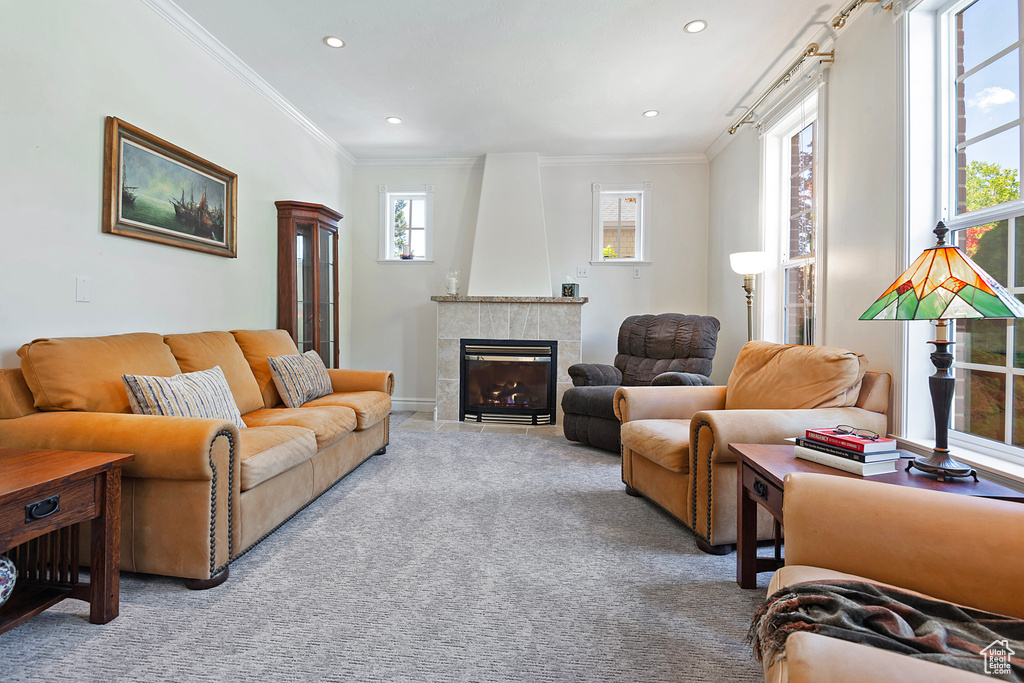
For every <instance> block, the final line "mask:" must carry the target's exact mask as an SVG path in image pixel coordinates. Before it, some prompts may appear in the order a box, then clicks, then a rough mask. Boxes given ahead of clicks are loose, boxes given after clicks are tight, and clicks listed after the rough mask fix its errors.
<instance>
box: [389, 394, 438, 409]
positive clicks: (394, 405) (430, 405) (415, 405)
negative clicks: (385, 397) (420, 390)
mask: <svg viewBox="0 0 1024 683" xmlns="http://www.w3.org/2000/svg"><path fill="white" fill-rule="evenodd" d="M434 404H435V401H434V399H432V398H404V397H401V396H392V397H391V410H411V411H413V412H415V413H432V412H434Z"/></svg>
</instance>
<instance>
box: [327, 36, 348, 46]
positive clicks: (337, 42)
mask: <svg viewBox="0 0 1024 683" xmlns="http://www.w3.org/2000/svg"><path fill="white" fill-rule="evenodd" d="M324 43H326V44H327V45H329V46H330V47H345V41H344V40H342V39H341V38H335V37H334V36H327V37H326V38H324Z"/></svg>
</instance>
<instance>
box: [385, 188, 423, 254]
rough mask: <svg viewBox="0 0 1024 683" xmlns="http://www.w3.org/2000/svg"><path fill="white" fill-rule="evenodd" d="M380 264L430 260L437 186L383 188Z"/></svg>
mask: <svg viewBox="0 0 1024 683" xmlns="http://www.w3.org/2000/svg"><path fill="white" fill-rule="evenodd" d="M379 189H380V197H381V199H380V202H381V207H380V212H381V238H380V242H381V253H380V257H379V258H380V260H381V261H399V262H402V261H419V262H424V261H427V262H429V261H431V259H432V258H433V253H432V251H433V235H432V222H433V208H434V186H433V185H419V186H416V187H394V186H389V185H381V186H380V188H379Z"/></svg>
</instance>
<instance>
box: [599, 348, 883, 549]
mask: <svg viewBox="0 0 1024 683" xmlns="http://www.w3.org/2000/svg"><path fill="white" fill-rule="evenodd" d="M866 367H867V360H866V359H865V358H864V357H863V356H862V355H860V354H857V353H854V352H852V351H848V350H846V349H840V348H837V347H832V346H792V345H785V344H773V343H770V342H763V341H754V342H748V343H747V344H745V345H744V346H743V348H742V349H741V350H740V353H739V356H738V357H737V358H736V363H735V365H734V366H733V369H732V372H731V373H730V375H729V382H728V384H727V385H726V386H724V387H722V386H709V387H703V386H701V387H687V386H679V387H622V388H620V389H619V390H618V391H617V392H616V394H615V414H616V415H617V416H618V418H619V419H620V420H621V421H622V481H623V483H624V484H625V485H626V493H629V494H630V495H640V496H643V497H645V498H647V499H648V500H650V501H652V502H654V503H656V504H657V505H659V506H661V507H662V508H664V509H665V510H666V511H667V512H668V513H669V514H671V515H672V516H674V517H676V518H677V519H678V520H679V521H681V522H682V523H683V524H685V525H686V526H687V527H689V528H690V529H692V530H693V532H694V534H696V536H697V546H698V547H699V548H700V549H701V550H704V551H706V552H712V553H719V554H720V553H724V552H729V551H730V550H732V546H733V544H735V543H736V512H737V510H736V503H737V496H736V456H735V455H734V454H733V453H732V452H730V451H729V444H730V443H762V444H784V443H786V439H788V438H792V437H795V436H802V435H803V433H804V430H806V429H813V428H819V427H834V426H836V425H839V424H849V425H853V426H855V427H859V428H864V429H871V430H873V431H875V432H878V433H879V434H884V433H885V431H886V410H887V409H888V406H889V381H890V376H889V375H888V374H885V373H875V372H866ZM773 531H774V522H773V518H772V517H771V515H769V514H768V513H767V511H765V510H763V509H758V532H757V533H758V538H761V539H767V538H771V537H772V534H773Z"/></svg>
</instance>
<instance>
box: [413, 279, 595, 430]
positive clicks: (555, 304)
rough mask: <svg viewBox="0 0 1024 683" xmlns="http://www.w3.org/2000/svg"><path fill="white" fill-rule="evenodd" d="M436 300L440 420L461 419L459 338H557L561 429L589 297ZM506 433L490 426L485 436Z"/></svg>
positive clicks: (446, 297)
mask: <svg viewBox="0 0 1024 683" xmlns="http://www.w3.org/2000/svg"><path fill="white" fill-rule="evenodd" d="M431 300H432V301H436V302H437V390H436V391H437V393H436V411H437V420H438V421H458V419H459V340H460V339H552V340H555V341H557V342H558V371H557V372H558V376H557V385H556V396H555V404H556V418H555V419H556V421H557V423H558V424H557V427H556V428H557V429H558V430H561V424H562V408H561V403H562V394H563V393H565V390H566V389H568V388H569V387H571V386H572V380H571V379H570V377H569V372H568V370H569V366H570V365H573V364H574V363H579V362H580V359H581V358H582V354H583V344H582V329H583V322H582V313H583V311H582V309H583V304H585V303H586V302H587V298H586V297H576V298H557V297H551V298H547V297H453V296H434V297H431ZM467 426H469V425H467ZM491 427H494V429H490V428H491ZM502 428H505V427H504V426H503V425H488V426H486V427H484V431H499V430H500V429H502ZM516 429H517V430H518V429H519V428H516ZM532 429H540V428H537V427H535V428H532ZM559 433H560V431H559Z"/></svg>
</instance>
